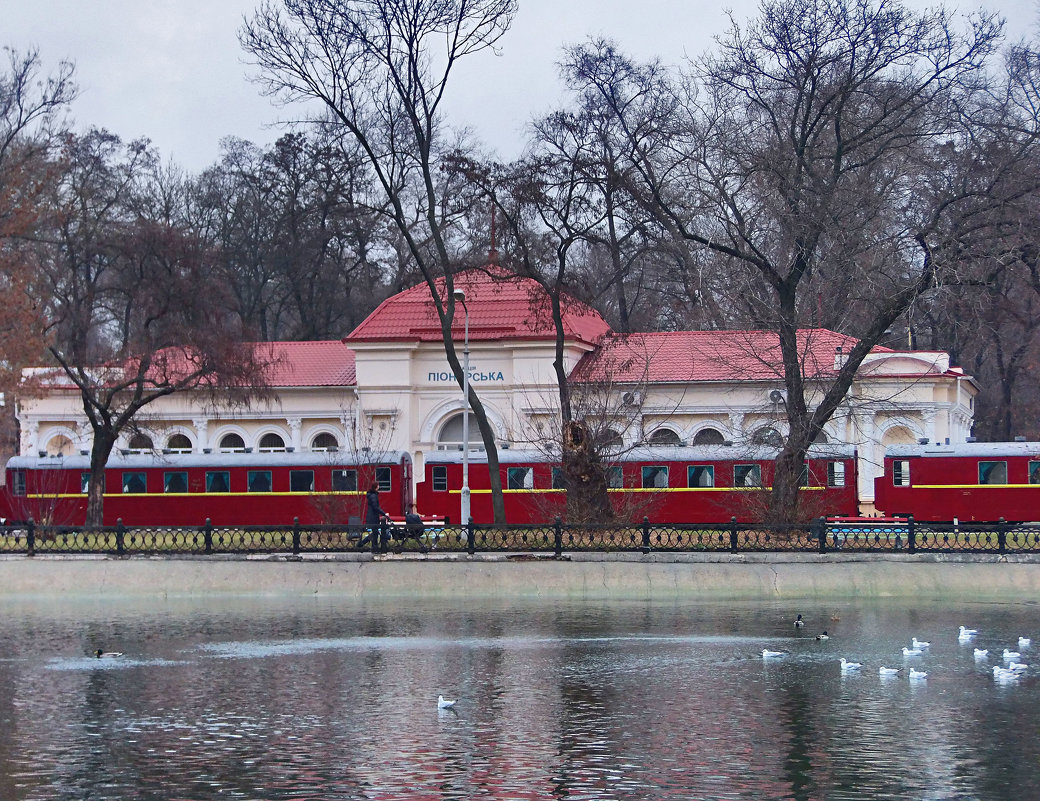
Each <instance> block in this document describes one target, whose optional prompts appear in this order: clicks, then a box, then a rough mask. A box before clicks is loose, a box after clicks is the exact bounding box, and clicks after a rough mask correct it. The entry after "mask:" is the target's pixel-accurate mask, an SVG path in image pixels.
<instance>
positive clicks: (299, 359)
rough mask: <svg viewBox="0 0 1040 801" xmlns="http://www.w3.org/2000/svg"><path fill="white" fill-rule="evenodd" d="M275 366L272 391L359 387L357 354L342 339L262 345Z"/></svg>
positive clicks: (261, 348) (270, 374) (258, 344)
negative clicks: (277, 389)
mask: <svg viewBox="0 0 1040 801" xmlns="http://www.w3.org/2000/svg"><path fill="white" fill-rule="evenodd" d="M255 347H256V348H257V349H258V350H260V351H261V353H260V354H259V355H260V356H261V358H263V359H264V360H265V361H270V362H271V367H270V371H269V374H268V381H269V383H270V385H271V386H272V387H342V386H347V387H351V386H354V384H356V383H357V375H356V373H355V372H354V351H352V350H351V349H350V348H348V347H347V346H346V345H344V344H343V343H342V342H340V341H339V340H338V339H333V340H322V341H316V342H258V343H256V345H255Z"/></svg>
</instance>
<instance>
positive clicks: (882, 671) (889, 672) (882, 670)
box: [878, 666, 902, 676]
mask: <svg viewBox="0 0 1040 801" xmlns="http://www.w3.org/2000/svg"><path fill="white" fill-rule="evenodd" d="M900 670H902V668H890V667H884V666H882V667H879V668H878V674H879V675H881V676H894V675H896V674H897V673H898V672H899V671H900Z"/></svg>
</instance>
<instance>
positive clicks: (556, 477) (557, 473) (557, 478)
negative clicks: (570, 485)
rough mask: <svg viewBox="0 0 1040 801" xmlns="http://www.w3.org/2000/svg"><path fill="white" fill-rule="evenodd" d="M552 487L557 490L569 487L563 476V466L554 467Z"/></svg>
mask: <svg viewBox="0 0 1040 801" xmlns="http://www.w3.org/2000/svg"><path fill="white" fill-rule="evenodd" d="M552 488H553V489H555V490H562V489H567V482H566V480H565V479H564V477H563V468H562V467H554V468H553V469H552Z"/></svg>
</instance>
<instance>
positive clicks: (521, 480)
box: [506, 467, 534, 490]
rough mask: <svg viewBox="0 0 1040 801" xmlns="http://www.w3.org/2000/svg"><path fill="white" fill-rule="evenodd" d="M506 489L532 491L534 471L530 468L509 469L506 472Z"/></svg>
mask: <svg viewBox="0 0 1040 801" xmlns="http://www.w3.org/2000/svg"><path fill="white" fill-rule="evenodd" d="M506 485H507V486H506V489H511V490H525V489H534V470H532V469H531V468H530V467H510V468H508V469H507V470H506Z"/></svg>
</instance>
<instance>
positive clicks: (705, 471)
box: [686, 464, 715, 487]
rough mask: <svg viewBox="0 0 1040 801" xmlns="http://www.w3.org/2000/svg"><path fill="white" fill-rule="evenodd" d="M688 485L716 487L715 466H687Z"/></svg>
mask: <svg viewBox="0 0 1040 801" xmlns="http://www.w3.org/2000/svg"><path fill="white" fill-rule="evenodd" d="M686 486H687V487H714V486H715V468H714V467H713V466H712V465H710V464H691V465H687V467H686Z"/></svg>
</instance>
